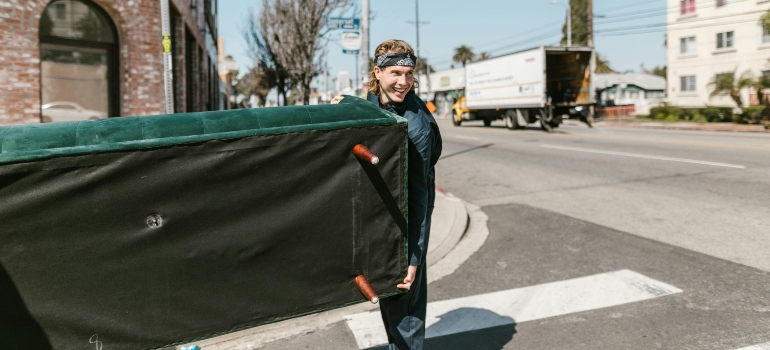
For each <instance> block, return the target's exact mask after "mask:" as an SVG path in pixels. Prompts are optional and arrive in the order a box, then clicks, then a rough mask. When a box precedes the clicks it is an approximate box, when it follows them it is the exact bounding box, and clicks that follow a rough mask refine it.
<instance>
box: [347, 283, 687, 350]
mask: <svg viewBox="0 0 770 350" xmlns="http://www.w3.org/2000/svg"><path fill="white" fill-rule="evenodd" d="M681 292H682V290H681V289H679V288H676V287H674V286H671V285H669V284H666V283H663V282H660V281H656V280H654V279H651V278H649V277H646V276H644V275H642V274H639V273H636V272H633V271H630V270H620V271H614V272H608V273H602V274H597V275H592V276H586V277H580V278H575V279H570V280H564V281H558V282H551V283H545V284H540V285H535V286H529V287H524V288H516V289H510V290H504V291H499V292H493V293H487V294H480V295H473V296H469V297H464V298H457V299H451V300H443V301H437V302H432V303H429V304H428V317H427V320H426V328H427V329H426V332H425V337H426V338H434V337H440V336H445V335H450V334H457V333H462V332H468V331H474V330H479V329H486V328H490V327H497V326H504V325H509V324H514V323H521V322H526V321H532V320H538V319H543V318H547V317H553V316H560V315H566V314H571V313H576V312H582V311H589V310H594V309H600V308H606V307H611V306H617V305H622V304H628V303H632V302H637V301H642V300H648V299H653V298H657V297H662V296H665V295H670V294H675V293H681ZM345 319H346V320H347V324H348V327H349V328H350V330H351V331H352V332H353V335H354V336H355V338H356V343H357V344H358V347H359V349H367V348H371V347H375V346H380V345H384V344H387V343H388V338H387V335H386V334H385V328H384V326H383V324H382V319H381V318H380V313H379V311H374V312H365V313H359V314H355V315H349V316H346V317H345Z"/></svg>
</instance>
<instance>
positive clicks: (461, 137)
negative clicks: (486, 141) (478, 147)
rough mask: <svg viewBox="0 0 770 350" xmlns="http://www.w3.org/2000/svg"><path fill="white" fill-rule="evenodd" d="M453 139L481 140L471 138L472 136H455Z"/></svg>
mask: <svg viewBox="0 0 770 350" xmlns="http://www.w3.org/2000/svg"><path fill="white" fill-rule="evenodd" d="M455 137H456V138H458V139H464V140H481V139H480V138H478V137H473V136H463V135H455Z"/></svg>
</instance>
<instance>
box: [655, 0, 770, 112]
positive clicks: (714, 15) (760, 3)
mask: <svg viewBox="0 0 770 350" xmlns="http://www.w3.org/2000/svg"><path fill="white" fill-rule="evenodd" d="M667 9H668V12H667V13H668V14H667V16H668V18H667V47H668V101H669V102H670V103H671V104H672V105H678V106H686V107H702V106H704V105H713V106H731V107H734V106H735V104H734V102H733V101H732V99H730V97H729V96H715V97H713V98H712V97H710V96H709V95H710V94H711V92H712V90H713V89H712V88H711V87H710V86H709V82H710V81H711V80H712V79H713V78H714V76H715V75H717V74H720V73H731V72H735V75H736V78H737V77H739V76H740V75H741V74H743V72H745V71H747V70H748V71H751V72H752V73H753V74H754V76H755V77H758V76H760V75H761V74H770V64H769V61H768V59H770V32H768V30H766V29H764V28H763V27H762V26H761V25H760V24H759V19H760V17H761V16H762V15H763V14H764V13H766V12H767V11H768V9H770V0H668V1H667ZM751 94H752V91H749V90H748V89H744V91H742V92H741V96H742V100H743V104H744V105H745V106H748V105H749V102H750V101H751V97H752V96H751ZM755 99H756V97H754V100H755Z"/></svg>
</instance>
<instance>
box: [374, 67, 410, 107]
mask: <svg viewBox="0 0 770 350" xmlns="http://www.w3.org/2000/svg"><path fill="white" fill-rule="evenodd" d="M374 76H375V77H376V78H377V80H379V81H380V103H381V104H389V103H399V102H403V101H404V98H405V97H406V94H407V93H409V90H411V89H412V85H414V67H406V66H388V67H374Z"/></svg>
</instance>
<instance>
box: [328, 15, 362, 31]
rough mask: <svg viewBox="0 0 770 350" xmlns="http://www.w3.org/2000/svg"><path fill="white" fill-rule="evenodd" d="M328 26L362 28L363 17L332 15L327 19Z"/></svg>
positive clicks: (332, 27)
mask: <svg viewBox="0 0 770 350" xmlns="http://www.w3.org/2000/svg"><path fill="white" fill-rule="evenodd" d="M326 27H327V28H329V29H361V19H360V18H342V17H330V18H327V19H326Z"/></svg>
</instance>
